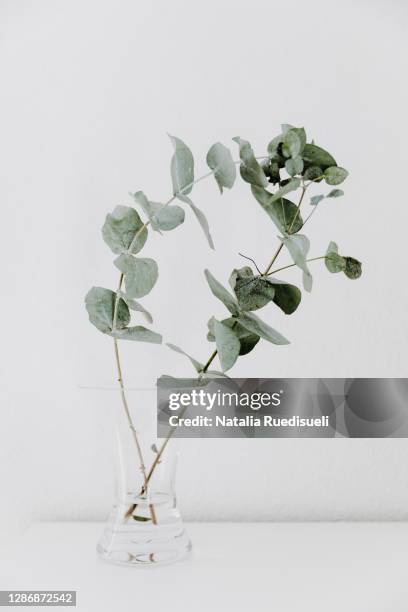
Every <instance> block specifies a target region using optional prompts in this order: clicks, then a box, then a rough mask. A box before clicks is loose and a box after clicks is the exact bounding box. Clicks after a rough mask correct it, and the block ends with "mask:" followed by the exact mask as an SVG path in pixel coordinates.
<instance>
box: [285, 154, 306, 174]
mask: <svg viewBox="0 0 408 612" xmlns="http://www.w3.org/2000/svg"><path fill="white" fill-rule="evenodd" d="M285 168H286V172H287V173H288V174H290V176H295V175H296V174H301V172H302V170H303V159H302V158H301V157H294V158H291V159H287V160H286V162H285Z"/></svg>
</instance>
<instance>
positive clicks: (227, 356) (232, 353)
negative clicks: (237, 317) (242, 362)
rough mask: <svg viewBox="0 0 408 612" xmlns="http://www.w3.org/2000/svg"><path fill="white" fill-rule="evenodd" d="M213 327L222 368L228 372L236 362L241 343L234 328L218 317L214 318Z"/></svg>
mask: <svg viewBox="0 0 408 612" xmlns="http://www.w3.org/2000/svg"><path fill="white" fill-rule="evenodd" d="M212 327H213V332H214V337H215V344H216V346H217V351H218V356H219V358H220V363H221V369H222V371H223V372H226V371H227V370H229V369H230V368H232V366H233V365H234V363H235V362H236V360H237V358H238V355H239V351H240V348H241V345H240V342H239V339H238V338H237V336H236V334H235V332H234V329H232V328H230V327H228V326H227V325H224V324H223V323H220V321H217V320H216V319H214V320H213V325H212Z"/></svg>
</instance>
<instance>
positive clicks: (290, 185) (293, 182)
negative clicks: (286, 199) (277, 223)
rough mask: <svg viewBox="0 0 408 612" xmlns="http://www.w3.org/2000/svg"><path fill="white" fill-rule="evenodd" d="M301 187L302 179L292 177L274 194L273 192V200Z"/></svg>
mask: <svg viewBox="0 0 408 612" xmlns="http://www.w3.org/2000/svg"><path fill="white" fill-rule="evenodd" d="M299 187H300V179H298V178H292V179H290V180H289V181H288V182H287V183H285V185H284V186H283V187H281V188H280V189H278V191H276V192H275V193H274V194H272V202H276V200H280V199H281V198H282V197H283V196H284V195H286V194H287V193H290V192H291V191H296V189H299Z"/></svg>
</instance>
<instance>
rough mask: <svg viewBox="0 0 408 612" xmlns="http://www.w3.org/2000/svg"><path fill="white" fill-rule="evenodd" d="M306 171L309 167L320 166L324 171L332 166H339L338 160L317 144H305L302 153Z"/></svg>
mask: <svg viewBox="0 0 408 612" xmlns="http://www.w3.org/2000/svg"><path fill="white" fill-rule="evenodd" d="M302 158H303V161H304V164H305V169H307V168H308V167H309V166H318V167H319V168H321V169H322V170H323V171H325V170H326V168H329V167H330V166H337V163H336V160H335V159H334V158H333V157H332V156H331V155H330V153H328V152H327V151H325V150H324V149H322V148H321V147H318V146H317V145H315V144H305V146H304V149H303V151H302Z"/></svg>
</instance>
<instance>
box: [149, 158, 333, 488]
mask: <svg viewBox="0 0 408 612" xmlns="http://www.w3.org/2000/svg"><path fill="white" fill-rule="evenodd" d="M238 163H239V162H238ZM211 174H213V173H212V172H210V173H208V174H206V175H205V176H203V177H200V178H199V179H197V181H199V180H203V178H207V176H210V175H211ZM197 181H196V182H197ZM312 182H313V181H311V182H310V183H308V184H307V185H305V184H303V186H302V194H301V196H300V199H299V203H298V205H297V209H296V213H295V215H294V217H293V219H292V222H291V224H290V226H289V232H290V230H291V229H292V227H293V225H294V223H295V221H296V219H297V217H298V215H299V211H300V207H301V205H302V201H303V198H304V195H305V193H306V190H307V188H308V186H309V185H310V184H311V183H312ZM282 248H283V243H281V245H280V246H279V248H278V249H277V251H276V252H275V254H274V256H273V257H272V259H271V261H270V263H269V265H268V266H267V268H266V270H265V272H264V273H263V274H262V275H261V276H267V275H269V274H270V269H271V267H272V266H273V264H274V263H275V261H276V259H277V257H278V256H279V253H280V252H281V250H282ZM314 259H321V258H320V257H316V258H314ZM314 259H311V260H309V261H314ZM295 265H296V264H291V265H290V266H285V267H288V268H291V267H292V266H295ZM282 269H283V268H282ZM277 271H278V270H275V271H274V272H277ZM217 354H218V351H217V349H215V351H213V353H212V354H211V355H210V357H209V358H208V361H207V362H206V364H205V366H204V367H203V369H202V371H201V375H202V374H205V373H206V372H207V370H208V368H209V367H210V365H211V363H212V362H213V361H214V359H215V358H216V356H217ZM175 430H176V427H173V429H171V430H170V431H169V433H168V434H167V437H166V439H165V440H164V442H163V444H162V445H161V447H160V449H159V451H158V453H157V455H156V457H155V460H154V461H153V463H152V466H151V468H150V470H149V472H148V474H147V483H149V481H150V479H151V477H152V475H153V473H154V471H155V469H156V467H157V465H158V463H159V461H160V458H161V456H162V454H163V452H164V450H165V449H166V446H167V444H168V443H169V441H170V439H171V438H172V436H173V434H174V432H175Z"/></svg>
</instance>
